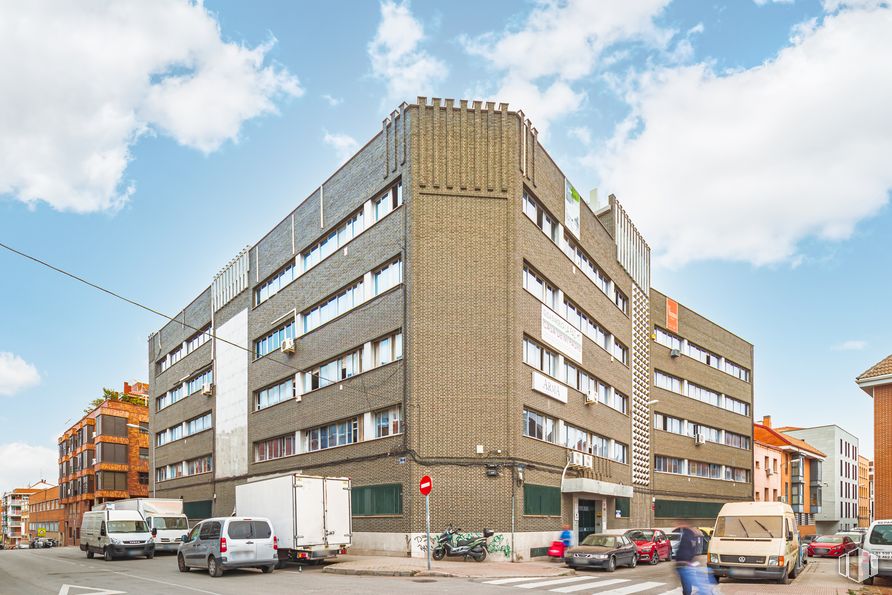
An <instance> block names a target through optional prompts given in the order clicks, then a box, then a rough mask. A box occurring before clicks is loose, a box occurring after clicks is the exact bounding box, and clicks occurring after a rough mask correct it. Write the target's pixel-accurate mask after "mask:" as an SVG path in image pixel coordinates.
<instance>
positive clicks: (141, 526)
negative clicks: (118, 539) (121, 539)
mask: <svg viewBox="0 0 892 595" xmlns="http://www.w3.org/2000/svg"><path fill="white" fill-rule="evenodd" d="M108 532H109V533H147V532H148V529H146V522H145V521H109V522H108Z"/></svg>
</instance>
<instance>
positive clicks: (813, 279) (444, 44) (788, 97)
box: [0, 0, 892, 490]
mask: <svg viewBox="0 0 892 595" xmlns="http://www.w3.org/2000/svg"><path fill="white" fill-rule="evenodd" d="M4 12H5V13H7V14H2V13H4ZM49 40H51V41H52V43H48V41H49ZM890 55H892V8H890V7H889V5H888V4H887V3H886V2H882V1H879V0H851V1H845V0H823V1H822V2H821V1H817V0H813V1H803V0H793V1H771V0H755V1H750V0H725V1H718V0H717V1H713V2H700V1H696V0H687V1H681V0H676V1H672V0H636V1H635V2H628V1H626V0H602V1H599V2H588V1H571V0H567V1H560V2H557V1H546V0H542V1H529V2H515V1H490V2H466V1H462V0H456V1H454V2H450V3H445V4H444V3H433V2H420V1H416V2H412V3H409V2H393V1H390V0H384V1H383V2H382V1H379V0H374V1H371V0H370V1H362V2H360V1H341V2H338V1H331V2H314V3H309V2H307V3H297V2H286V1H281V2H273V1H262V2H251V3H244V2H236V1H216V0H207V1H206V2H204V3H203V4H201V3H192V2H185V1H179V0H158V1H155V2H138V1H136V0H133V1H115V2H112V1H111V0H109V1H106V2H103V1H100V0H95V1H91V2H87V3H78V4H76V5H75V4H71V3H61V4H60V3H51V2H49V1H44V0H35V1H33V2H28V3H25V4H24V5H19V6H17V7H15V9H13V8H12V7H10V6H9V5H5V4H4V5H0V72H3V73H4V76H3V83H2V85H3V92H2V93H0V243H3V244H6V245H9V246H11V247H14V248H15V249H17V250H21V251H23V252H27V253H29V254H31V255H33V256H36V257H38V258H41V259H45V260H47V261H49V262H50V263H52V264H54V265H55V266H58V267H61V268H64V269H66V270H68V271H71V272H73V273H76V274H78V275H81V276H83V277H85V278H87V279H89V280H91V281H93V282H95V283H97V284H100V285H103V286H105V287H107V288H109V289H112V290H114V291H118V292H120V293H122V294H124V295H126V296H127V297H129V298H132V299H134V300H137V301H139V302H141V303H143V304H146V305H148V306H150V307H152V308H155V309H157V310H160V311H162V312H166V313H169V314H175V313H176V312H177V311H178V310H180V309H181V308H182V307H183V306H184V305H185V304H187V303H188V302H189V301H191V300H192V299H193V298H194V297H195V296H196V295H197V294H198V293H200V292H201V291H202V290H203V289H204V288H206V287H207V286H208V285H209V284H210V282H211V279H212V278H213V275H214V274H215V273H216V272H217V271H218V270H220V268H222V267H223V266H224V265H225V264H226V263H227V262H228V261H229V260H230V259H231V258H232V257H234V256H235V255H236V254H237V253H238V252H239V250H240V249H241V248H243V247H244V246H246V245H248V244H251V243H253V242H255V241H256V240H257V239H258V238H260V237H261V236H262V235H263V234H265V233H266V231H268V230H269V229H270V228H271V227H272V226H273V225H274V224H275V222H277V221H278V220H280V219H281V218H282V217H283V216H285V215H286V214H287V213H288V212H290V211H291V210H292V209H293V208H294V207H295V206H296V205H297V204H298V203H299V202H300V201H301V200H303V198H304V197H306V196H307V195H308V194H310V193H311V192H312V191H313V190H314V189H315V188H316V187H318V185H319V183H320V182H322V181H323V180H324V179H326V178H327V177H328V176H329V175H330V174H331V173H332V172H333V171H334V170H335V169H337V167H338V166H339V164H340V163H342V162H343V161H344V160H345V159H346V158H348V157H349V156H350V155H351V154H352V153H353V152H354V151H355V150H356V149H358V148H359V147H360V146H362V145H363V144H365V143H366V142H367V141H368V140H369V139H370V138H371V137H372V136H373V135H374V134H375V133H376V132H377V131H378V130H380V127H381V121H382V119H383V118H384V117H385V116H386V115H387V114H388V113H389V112H390V111H392V110H393V109H394V108H395V107H396V106H398V105H399V104H400V103H401V102H403V101H407V102H413V101H414V100H415V98H416V97H417V96H419V95H421V96H427V97H453V98H467V99H482V100H495V101H507V102H508V103H509V105H510V106H511V108H512V109H522V110H523V111H524V112H525V113H526V114H527V115H528V116H529V117H530V119H531V120H532V121H533V124H534V125H535V126H536V127H537V129H538V130H539V131H540V139H541V140H542V142H543V143H544V145H545V147H546V148H547V150H548V151H549V153H550V154H551V155H552V157H553V158H554V159H555V160H556V161H557V162H558V164H559V165H560V166H561V168H562V169H563V170H564V172H565V173H566V175H567V176H568V178H569V179H570V181H571V182H572V183H573V184H574V186H575V187H576V188H578V189H580V190H583V191H587V190H589V189H593V188H598V192H599V196H600V197H601V199H602V200H603V198H604V197H606V196H607V195H608V194H611V193H612V194H615V195H616V196H617V197H618V198H619V200H620V201H621V202H622V203H623V205H624V206H625V207H626V209H627V211H628V212H629V213H630V215H631V216H632V218H633V219H634V220H635V222H636V224H637V225H638V227H639V229H641V231H642V232H643V233H644V235H645V237H646V238H647V239H648V241H649V243H650V245H651V247H652V248H653V266H654V270H653V282H654V285H655V287H657V288H658V289H660V290H662V291H664V292H666V293H668V294H669V295H671V296H673V297H675V298H676V299H677V300H678V301H680V302H681V303H683V304H685V305H686V306H688V307H690V308H692V309H694V310H696V311H698V312H699V313H701V314H703V315H705V316H707V317H709V318H711V319H712V320H714V321H716V322H717V323H719V324H721V325H722V326H724V327H725V328H727V329H729V330H731V331H733V332H735V333H736V334H738V335H740V336H741V337H743V338H745V339H746V340H748V341H750V342H751V343H753V344H754V345H755V366H754V367H755V370H754V382H755V407H754V414H755V417H756V418H757V419H759V418H761V416H762V415H771V416H772V417H773V420H774V423H775V424H783V425H797V426H808V425H824V424H831V423H837V424H839V425H841V426H842V427H844V428H846V429H847V430H849V431H851V432H853V433H854V434H856V435H857V436H859V438H860V440H861V447H862V452H865V453H870V452H872V449H873V436H872V403H871V401H870V399H869V398H868V397H867V395H866V394H864V393H863V392H862V391H861V390H860V389H858V388H857V386H856V385H855V384H854V381H853V379H854V377H855V376H856V375H858V374H859V373H861V372H862V371H863V370H865V369H866V368H868V367H869V366H870V365H872V364H873V363H874V362H876V361H878V360H880V359H882V358H883V357H885V356H886V355H888V354H889V353H890V352H892V341H890V320H889V317H888V312H889V295H890V292H892V274H890V261H889V257H888V255H889V254H890V253H892V234H890V233H889V230H890V229H892V213H890V208H889V204H888V203H889V193H890V188H892V167H890V163H889V156H890V155H892V111H890V110H889V109H888V106H889V105H892V77H890V76H889V75H888V56H890ZM884 73H885V74H884ZM584 193H585V192H584ZM0 279H2V280H3V284H2V288H3V291H0V430H2V431H0V490H5V489H9V488H12V487H14V486H18V485H23V484H26V483H31V482H35V481H38V480H39V479H41V478H46V479H48V480H50V481H55V479H56V477H57V465H56V453H57V450H56V439H57V437H58V436H59V434H60V433H61V432H63V431H64V430H65V429H66V428H67V427H68V424H70V423H71V422H72V421H75V420H76V419H77V418H78V417H79V416H80V415H81V411H82V410H83V408H84V407H85V405H86V404H87V403H88V402H89V401H90V400H92V399H93V398H95V397H96V396H98V395H101V389H102V387H111V388H116V389H120V388H121V387H122V385H123V382H124V381H125V380H145V379H146V378H147V376H148V362H147V346H146V339H147V337H148V335H149V334H150V333H151V332H153V331H154V330H156V329H158V328H159V327H160V326H162V325H163V322H164V321H163V320H162V319H160V318H158V317H157V316H155V315H152V314H150V313H148V312H145V311H143V310H139V309H137V308H135V307H133V306H131V305H128V304H126V303H124V302H121V301H117V300H114V299H112V298H110V297H109V296H107V295H105V294H102V293H99V292H97V291H96V290H94V289H90V288H88V287H86V286H83V285H81V284H78V283H76V282H74V281H72V280H70V279H67V278H65V277H62V276H60V275H59V274H57V273H54V272H52V271H50V270H48V269H46V268H43V267H40V266H39V265H36V264H35V263H33V262H31V261H28V260H25V259H23V258H21V257H20V256H16V255H14V254H12V253H10V252H8V251H6V250H2V249H0Z"/></svg>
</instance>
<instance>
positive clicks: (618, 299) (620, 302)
mask: <svg viewBox="0 0 892 595" xmlns="http://www.w3.org/2000/svg"><path fill="white" fill-rule="evenodd" d="M613 291H614V296H613V303H614V304H616V307H617V308H619V309H620V310H621V311H622V313H623V314H626V315H628V314H629V298H627V297H626V294H624V293H623V292H621V291H620V290H619V289H616V288H615V287H614V289H613Z"/></svg>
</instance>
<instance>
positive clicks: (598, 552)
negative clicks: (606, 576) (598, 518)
mask: <svg viewBox="0 0 892 595" xmlns="http://www.w3.org/2000/svg"><path fill="white" fill-rule="evenodd" d="M667 543H668V541H667ZM564 563H565V564H566V565H567V566H569V567H570V568H603V569H604V570H606V571H607V572H613V571H614V570H616V567H617V566H629V567H630V568H634V567H635V566H636V565H637V564H638V555H637V552H636V548H635V544H634V543H632V542H631V541H629V539H628V538H626V537H625V536H624V535H604V534H602V533H592V534H591V535H589V536H587V537H586V538H585V539H583V540H582V543H580V544H579V545H577V546H575V547H570V548H567V550H566V551H565V552H564Z"/></svg>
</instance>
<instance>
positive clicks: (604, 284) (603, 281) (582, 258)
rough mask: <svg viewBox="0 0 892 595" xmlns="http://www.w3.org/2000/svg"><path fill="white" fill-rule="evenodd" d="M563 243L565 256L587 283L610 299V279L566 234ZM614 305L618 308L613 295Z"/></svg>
mask: <svg viewBox="0 0 892 595" xmlns="http://www.w3.org/2000/svg"><path fill="white" fill-rule="evenodd" d="M564 242H565V243H566V245H567V249H568V251H569V254H567V256H569V257H570V260H572V261H573V263H574V264H575V265H576V266H577V267H579V270H581V271H582V272H583V273H584V274H585V276H586V277H588V278H589V281H591V282H592V283H594V284H595V286H596V287H597V288H598V289H600V290H601V291H602V292H603V293H604V295H606V296H608V297H610V277H608V276H607V274H606V273H605V272H604V271H603V270H602V269H601V267H599V266H598V265H597V264H595V261H594V259H593V258H592V257H591V256H589V255H588V254H586V253H585V251H584V250H583V249H582V248H580V246H579V244H577V243H576V242H575V241H574V240H573V239H572V238H571V237H570V236H569V235H568V234H566V233H565V234H564ZM620 295H622V292H620ZM613 297H614V303H615V304H617V306H618V307H619V306H620V305H619V303H617V302H616V294H614V295H613Z"/></svg>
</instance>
